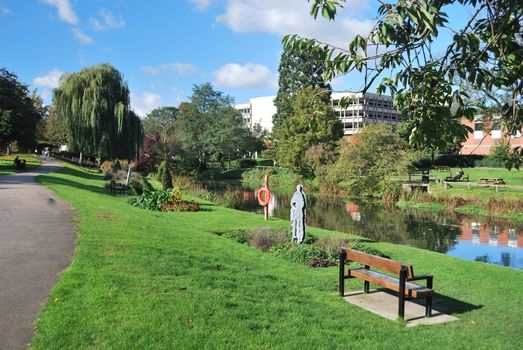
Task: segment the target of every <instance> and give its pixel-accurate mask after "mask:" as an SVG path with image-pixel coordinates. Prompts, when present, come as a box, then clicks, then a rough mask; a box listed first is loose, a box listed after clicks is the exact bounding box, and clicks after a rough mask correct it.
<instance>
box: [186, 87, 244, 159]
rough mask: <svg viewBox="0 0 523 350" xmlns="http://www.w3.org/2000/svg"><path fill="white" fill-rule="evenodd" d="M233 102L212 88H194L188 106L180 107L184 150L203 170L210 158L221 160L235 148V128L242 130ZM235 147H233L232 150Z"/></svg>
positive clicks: (241, 122) (230, 98)
mask: <svg viewBox="0 0 523 350" xmlns="http://www.w3.org/2000/svg"><path fill="white" fill-rule="evenodd" d="M233 102H234V100H233V98H232V97H230V96H227V95H223V93H222V92H220V91H215V90H214V89H213V87H212V85H211V84H209V83H206V84H203V85H195V86H194V87H193V94H192V96H191V101H190V102H189V103H184V104H182V105H180V112H181V113H180V118H179V119H180V129H179V132H180V137H181V138H182V140H183V144H184V147H185V148H186V149H187V150H188V151H189V152H192V153H193V154H194V155H195V156H196V157H197V159H198V164H199V166H200V168H205V165H206V161H207V160H208V159H209V158H213V159H214V160H222V159H223V157H224V156H226V155H229V154H231V153H232V148H230V147H238V146H237V145H236V143H237V142H236V141H237V135H236V134H234V133H235V132H237V130H238V129H237V127H243V120H241V116H240V114H239V112H238V111H236V110H233V106H232V105H233ZM232 145H235V146H232Z"/></svg>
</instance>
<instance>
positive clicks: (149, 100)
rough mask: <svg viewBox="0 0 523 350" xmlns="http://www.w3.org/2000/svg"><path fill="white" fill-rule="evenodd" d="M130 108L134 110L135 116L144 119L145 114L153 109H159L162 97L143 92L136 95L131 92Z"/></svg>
mask: <svg viewBox="0 0 523 350" xmlns="http://www.w3.org/2000/svg"><path fill="white" fill-rule="evenodd" d="M130 97H131V107H132V108H133V109H134V111H135V112H136V114H138V115H139V116H141V117H145V115H146V114H147V113H149V112H150V111H152V110H153V109H155V108H157V107H160V106H161V105H162V103H163V98H162V96H160V95H158V94H155V93H154V92H148V91H146V92H144V93H142V94H141V95H137V94H134V93H132V92H131V96H130Z"/></svg>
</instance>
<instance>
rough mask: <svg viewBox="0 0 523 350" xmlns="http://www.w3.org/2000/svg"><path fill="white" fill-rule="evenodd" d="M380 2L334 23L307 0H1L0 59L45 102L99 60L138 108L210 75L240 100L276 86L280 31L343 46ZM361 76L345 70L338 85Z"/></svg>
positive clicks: (170, 97)
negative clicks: (64, 80)
mask: <svg viewBox="0 0 523 350" xmlns="http://www.w3.org/2000/svg"><path fill="white" fill-rule="evenodd" d="M376 3H377V2H376V1H372V0H359V1H349V2H348V4H347V5H346V6H345V9H344V10H343V11H342V12H341V13H340V15H339V17H338V19H337V20H336V22H330V23H329V22H327V21H324V20H321V19H319V20H317V21H314V20H313V19H312V18H311V17H310V16H309V6H310V4H309V3H308V2H307V1H306V0H286V1H283V0H265V1H261V0H156V1H139V0H126V1H118V0H0V33H2V53H1V54H0V67H5V68H7V69H8V70H10V71H12V72H14V73H15V74H17V75H18V77H19V79H20V80H21V81H22V82H24V83H26V84H29V85H30V86H31V88H37V89H38V91H39V93H41V94H42V96H43V97H44V100H45V102H46V103H50V102H51V97H52V92H51V91H52V88H53V87H56V86H57V84H58V81H59V77H60V75H61V74H62V73H64V72H76V71H79V70H80V69H82V68H83V67H86V66H90V65H96V64H99V63H102V62H108V63H110V64H112V65H113V66H114V67H116V68H117V69H118V70H119V71H120V72H121V73H122V74H123V75H124V78H125V79H126V80H127V82H128V84H129V89H130V91H131V105H132V107H133V108H134V109H135V110H136V111H137V112H138V113H139V114H141V115H143V114H144V113H147V112H149V111H150V110H151V109H153V108H155V107H158V106H164V105H176V106H177V105H178V104H179V103H180V102H181V101H183V100H187V96H189V95H191V89H192V86H193V84H201V83H205V82H211V83H212V84H213V85H214V87H215V89H217V90H220V91H223V92H225V93H226V94H229V95H231V96H233V97H234V98H235V100H236V102H237V103H243V102H247V101H248V99H249V98H250V97H257V96H268V95H273V94H275V93H276V90H277V70H278V63H279V57H280V54H281V50H282V49H281V39H282V37H283V35H285V34H287V33H293V34H294V33H297V34H300V35H303V36H307V37H315V38H319V39H322V40H325V41H327V42H330V43H335V44H339V45H343V44H345V43H347V42H348V40H350V39H351V38H352V37H353V36H354V35H355V34H356V33H362V34H363V33H366V32H368V30H369V29H370V28H371V26H372V24H373V22H374V21H373V20H372V18H373V17H374V16H375V13H376ZM360 84H361V81H359V79H353V78H352V77H351V78H350V79H349V77H345V78H342V79H339V80H337V81H336V82H335V83H334V88H335V90H345V89H357V88H358V87H359V85H360Z"/></svg>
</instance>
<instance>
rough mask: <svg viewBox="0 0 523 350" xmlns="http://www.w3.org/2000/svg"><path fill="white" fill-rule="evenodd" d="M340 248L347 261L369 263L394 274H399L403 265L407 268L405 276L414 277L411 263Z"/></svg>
mask: <svg viewBox="0 0 523 350" xmlns="http://www.w3.org/2000/svg"><path fill="white" fill-rule="evenodd" d="M342 249H343V250H344V251H345V253H346V258H347V262H349V263H350V262H355V263H359V264H362V265H369V266H372V267H375V268H377V269H379V270H383V271H387V272H390V273H393V274H396V275H399V273H400V271H401V268H402V267H403V266H404V267H406V268H407V278H412V277H414V269H413V268H412V265H408V264H402V263H400V262H397V261H394V260H391V259H387V258H382V257H380V256H375V255H371V254H367V253H363V252H360V251H358V250H354V249H350V248H342Z"/></svg>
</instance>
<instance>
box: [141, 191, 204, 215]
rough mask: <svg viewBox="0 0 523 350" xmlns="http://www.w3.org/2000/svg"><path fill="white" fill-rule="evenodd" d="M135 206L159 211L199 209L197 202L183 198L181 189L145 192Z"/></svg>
mask: <svg viewBox="0 0 523 350" xmlns="http://www.w3.org/2000/svg"><path fill="white" fill-rule="evenodd" d="M133 205H134V206H135V207H138V208H142V209H148V210H157V211H199V210H200V206H199V204H198V203H195V202H188V201H184V200H182V194H181V192H180V190H179V189H174V190H165V191H164V190H157V191H152V192H143V193H142V195H140V196H138V197H137V198H136V201H135V202H134V203H133Z"/></svg>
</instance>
